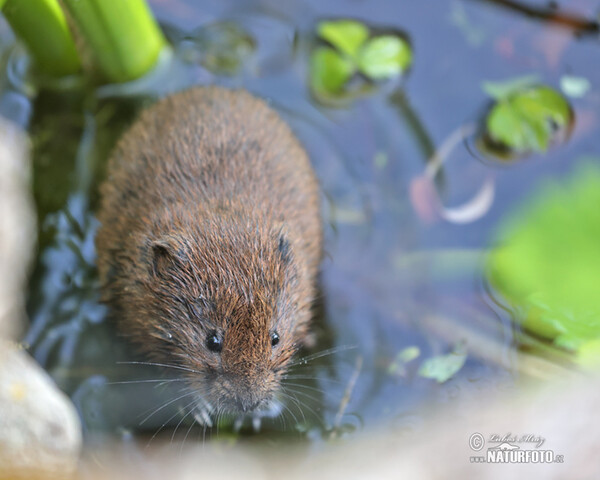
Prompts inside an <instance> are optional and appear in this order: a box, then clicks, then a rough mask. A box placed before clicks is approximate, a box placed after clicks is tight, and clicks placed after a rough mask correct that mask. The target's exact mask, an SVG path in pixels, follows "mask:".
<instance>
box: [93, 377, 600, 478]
mask: <svg viewBox="0 0 600 480" xmlns="http://www.w3.org/2000/svg"><path fill="white" fill-rule="evenodd" d="M598 405H600V379H599V378H581V379H578V380H570V381H565V382H563V381H559V382H556V383H555V384H553V385H550V384H548V385H546V386H545V387H544V388H541V389H539V390H537V391H535V390H530V389H523V390H521V391H520V392H519V394H517V395H515V393H514V392H513V393H504V394H502V395H495V394H492V393H491V392H490V394H488V395H487V396H486V395H483V394H482V396H481V398H480V399H478V400H477V401H476V402H475V403H473V404H471V405H469V408H468V409H465V411H464V412H466V413H463V414H460V415H456V412H453V411H449V410H447V409H443V408H442V409H438V410H436V411H432V412H431V415H430V416H429V417H428V418H426V419H425V424H424V425H422V428H421V427H419V428H418V430H417V431H415V432H413V433H410V432H407V431H406V430H405V431H401V432H396V431H392V430H391V429H382V430H379V431H371V432H369V433H364V434H362V435H356V436H353V437H352V438H351V439H349V440H347V441H343V442H336V443H334V444H331V443H330V444H323V445H321V446H320V448H318V449H309V451H307V450H305V449H302V448H298V447H296V449H294V448H293V446H292V445H288V446H287V447H286V446H285V445H277V444H271V445H270V446H268V447H267V446H263V447H261V448H254V449H251V448H250V444H249V443H248V442H246V443H245V444H244V445H238V446H231V445H226V444H223V443H220V444H219V443H218V442H217V443H211V442H207V443H206V444H204V445H202V444H200V443H198V442H197V443H195V446H194V442H193V441H188V443H187V444H186V448H184V449H183V450H182V449H181V446H180V445H178V444H165V445H163V446H162V447H158V446H155V448H152V449H151V450H150V449H146V450H144V446H143V445H142V446H141V447H140V450H141V451H139V452H132V451H129V452H123V451H114V452H112V454H111V453H108V452H104V453H101V452H94V457H93V463H92V462H89V465H88V467H89V470H91V471H95V472H96V473H95V474H94V475H91V476H90V477H89V478H90V479H93V480H128V479H136V478H140V477H141V476H143V478H144V479H145V480H159V479H160V480H162V479H164V478H169V479H170V480H188V479H189V480H192V479H196V478H219V479H240V480H242V479H244V480H250V479H265V480H277V479H280V478H285V479H286V480H296V479H297V480H300V479H307V478H308V479H311V480H320V479H323V480H325V479H330V478H342V479H344V480H354V479H356V480H362V479H370V478H377V479H411V480H419V479H424V480H428V479H452V478H477V479H493V480H496V479H497V480H505V479H507V478H510V479H519V478H522V479H531V478H544V479H566V478H570V479H580V478H581V479H588V478H589V479H592V478H600V463H599V462H598V451H599V450H600V417H599V416H598V413H597V409H598ZM476 434H481V435H482V437H481V438H482V439H483V443H480V442H478V441H474V440H471V439H472V438H473V439H475V440H476V439H477V436H475V437H473V435H476ZM492 435H498V436H500V437H503V436H506V435H509V436H513V437H517V438H518V439H519V440H517V441H516V442H515V441H513V442H512V445H513V448H515V447H516V448H515V449H516V450H524V451H526V450H551V451H552V452H553V455H554V457H553V459H554V461H553V462H552V463H536V462H529V463H524V462H513V463H502V462H501V463H494V464H492V463H485V462H484V463H479V462H477V461H472V460H471V458H472V457H484V458H487V450H488V448H492V449H494V448H495V447H497V446H498V445H499V444H500V443H502V442H501V441H500V442H497V443H494V442H491V441H490V437H491V436H492ZM528 435H530V436H531V438H527V439H526V440H523V437H524V436H528ZM533 437H539V438H540V440H539V441H542V442H543V443H542V444H541V445H540V446H539V448H538V447H536V442H534V441H531V439H533ZM507 443H511V442H507ZM472 447H473V448H472ZM89 470H88V471H89Z"/></svg>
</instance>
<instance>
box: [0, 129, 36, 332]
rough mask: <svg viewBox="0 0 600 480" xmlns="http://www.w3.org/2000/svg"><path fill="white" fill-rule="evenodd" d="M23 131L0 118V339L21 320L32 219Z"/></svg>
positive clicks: (16, 327) (27, 159)
mask: <svg viewBox="0 0 600 480" xmlns="http://www.w3.org/2000/svg"><path fill="white" fill-rule="evenodd" d="M29 169H30V168H29V158H28V151H27V143H26V138H25V136H24V134H23V133H22V132H21V131H20V129H19V128H18V127H17V126H14V125H12V124H10V123H9V122H7V121H6V120H4V119H2V117H0V338H14V336H15V335H16V334H17V331H18V328H19V326H20V325H19V323H21V324H22V320H23V319H24V308H23V306H24V294H23V292H24V291H25V283H26V280H27V267H28V265H29V261H30V259H31V253H32V250H33V246H34V243H35V221H34V214H33V207H32V201H31V193H30V184H29Z"/></svg>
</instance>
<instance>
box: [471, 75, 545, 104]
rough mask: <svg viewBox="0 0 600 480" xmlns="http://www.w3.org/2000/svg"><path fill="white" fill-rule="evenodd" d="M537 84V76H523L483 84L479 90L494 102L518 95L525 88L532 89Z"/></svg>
mask: <svg viewBox="0 0 600 480" xmlns="http://www.w3.org/2000/svg"><path fill="white" fill-rule="evenodd" d="M537 83H539V77H538V76H537V75H525V76H523V77H517V78H511V79H510V80H506V81H503V82H483V83H482V84H481V88H482V89H483V91H484V92H485V93H487V94H488V95H489V96H490V97H492V98H493V99H494V100H504V99H505V98H507V97H509V96H511V95H513V94H515V93H518V92H519V91H520V90H523V89H525V88H527V87H532V86H534V85H535V84H537Z"/></svg>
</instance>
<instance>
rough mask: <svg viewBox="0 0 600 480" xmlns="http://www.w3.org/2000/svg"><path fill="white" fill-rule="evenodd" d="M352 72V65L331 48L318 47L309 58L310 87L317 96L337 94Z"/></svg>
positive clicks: (353, 68) (353, 69)
mask: <svg viewBox="0 0 600 480" xmlns="http://www.w3.org/2000/svg"><path fill="white" fill-rule="evenodd" d="M354 71H355V67H354V64H353V63H352V62H351V61H350V60H348V59H346V58H344V57H342V56H341V55H340V54H338V53H337V52H336V51H335V50H333V49H332V48H328V47H320V48H318V49H316V50H315V51H314V52H313V54H312V57H311V66H310V81H311V87H312V88H313V90H314V91H315V92H317V93H319V94H335V93H339V92H340V91H341V90H342V87H343V86H344V85H345V84H346V82H347V81H348V79H349V78H350V77H351V76H352V74H353V73H354Z"/></svg>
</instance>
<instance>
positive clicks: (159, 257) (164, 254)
mask: <svg viewBox="0 0 600 480" xmlns="http://www.w3.org/2000/svg"><path fill="white" fill-rule="evenodd" d="M147 248H148V250H147V259H148V262H147V265H148V267H149V272H148V282H147V283H146V288H147V289H148V290H149V293H150V295H148V297H147V298H150V301H148V305H147V308H145V310H146V312H147V314H148V315H149V317H150V318H148V319H147V320H148V323H149V325H148V327H149V331H150V332H149V333H150V334H151V339H152V342H151V343H152V345H151V346H149V347H148V349H152V351H151V352H150V353H152V354H153V355H154V356H155V358H157V359H159V360H160V361H161V362H162V363H165V364H170V365H176V366H178V367H179V368H180V369H184V370H182V373H183V374H184V375H185V377H186V378H187V383H188V385H189V387H190V388H191V390H192V391H194V393H193V394H191V395H192V396H193V397H194V398H195V399H196V405H197V407H198V408H199V409H202V410H203V411H205V412H206V411H210V412H216V411H218V412H230V413H243V412H256V411H258V412H260V411H265V412H266V411H269V410H273V408H274V405H276V403H277V400H276V396H277V393H278V391H279V389H280V383H281V379H282V376H283V375H284V373H285V371H286V369H287V368H288V366H289V364H290V359H291V358H292V355H293V354H294V353H295V352H296V350H297V349H298V348H299V347H300V346H301V345H302V344H303V343H304V342H305V340H306V338H307V334H308V333H307V323H308V319H309V309H310V301H311V297H312V292H311V291H310V286H308V285H305V281H304V277H305V275H303V272H302V271H301V268H300V267H299V265H298V264H297V262H296V261H295V258H294V252H293V247H292V245H291V243H290V241H289V240H288V238H287V237H286V234H285V233H283V232H282V231H281V230H278V231H272V230H269V229H266V228H265V229H263V228H261V227H255V226H252V225H250V224H247V225H240V222H239V221H238V222H233V223H231V224H229V225H228V224H227V223H226V222H224V221H223V220H222V219H221V220H219V222H216V223H214V224H212V223H208V224H207V223H205V224H204V225H203V226H202V228H201V229H198V230H197V231H194V232H193V234H191V232H185V231H184V232H183V233H182V232H181V231H179V232H174V233H173V234H167V235H162V236H161V237H159V238H154V239H151V240H149V241H148V244H147Z"/></svg>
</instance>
